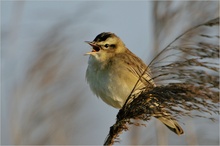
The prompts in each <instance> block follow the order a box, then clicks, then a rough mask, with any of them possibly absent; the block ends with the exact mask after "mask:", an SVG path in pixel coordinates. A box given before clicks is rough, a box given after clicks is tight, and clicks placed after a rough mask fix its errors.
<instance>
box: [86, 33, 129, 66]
mask: <svg viewBox="0 0 220 146" xmlns="http://www.w3.org/2000/svg"><path fill="white" fill-rule="evenodd" d="M86 43H88V44H89V45H90V46H92V51H91V52H88V53H86V55H90V56H92V57H93V58H95V59H96V60H97V61H100V62H102V61H106V60H108V59H109V58H111V57H113V56H114V55H115V54H117V53H123V52H125V50H126V47H125V45H124V43H123V42H122V40H121V39H120V38H119V37H118V36H116V35H115V34H114V33H111V32H103V33H101V34H99V35H98V36H96V38H95V39H94V40H93V41H91V42H90V41H86Z"/></svg>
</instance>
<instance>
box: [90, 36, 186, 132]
mask: <svg viewBox="0 0 220 146" xmlns="http://www.w3.org/2000/svg"><path fill="white" fill-rule="evenodd" d="M86 43H88V44H89V45H90V46H92V51H91V52H88V53H86V55H90V56H89V60H88V68H87V70H86V79H87V82H88V83H89V86H90V88H91V90H92V91H93V93H94V94H96V95H97V96H98V97H100V98H101V99H102V100H103V101H104V102H105V103H107V104H108V105H110V106H113V107H115V108H118V109H120V108H122V107H123V105H124V103H125V101H126V100H127V98H128V97H129V96H132V97H137V96H138V95H139V94H140V93H141V92H142V91H146V90H147V89H148V88H149V87H156V84H155V83H154V81H153V79H152V78H151V72H150V69H149V68H148V69H147V70H146V71H145V69H146V68H147V66H146V65H145V63H144V62H143V61H142V60H141V59H140V58H138V57H137V56H136V55H135V54H133V53H132V52H131V51H130V50H129V49H128V48H126V46H125V44H124V43H123V41H122V40H121V39H120V38H119V37H118V36H116V35H115V34H114V33H111V32H103V33H101V34H99V35H98V36H96V38H95V39H94V40H93V41H91V42H89V41H86ZM144 71H145V73H144V74H143V72H144ZM142 74H143V76H142ZM140 77H141V78H140ZM131 93H132V94H131ZM130 94H131V95H130ZM164 115H166V113H165V114H164ZM154 117H156V118H157V119H159V120H160V121H161V122H162V123H163V124H165V125H166V126H167V127H168V128H169V129H170V130H172V131H173V132H175V133H176V134H177V135H181V134H183V130H182V128H181V127H180V126H179V124H178V123H177V122H176V121H175V120H173V119H172V118H171V117H168V116H166V117H164V116H162V115H154Z"/></svg>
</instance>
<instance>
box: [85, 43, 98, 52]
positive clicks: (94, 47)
mask: <svg viewBox="0 0 220 146" xmlns="http://www.w3.org/2000/svg"><path fill="white" fill-rule="evenodd" d="M85 42H86V43H87V44H89V45H90V46H92V51H91V52H88V53H85V55H91V54H94V53H97V52H98V51H99V50H100V47H99V46H98V45H97V44H95V42H90V41H85Z"/></svg>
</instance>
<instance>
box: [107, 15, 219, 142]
mask: <svg viewBox="0 0 220 146" xmlns="http://www.w3.org/2000/svg"><path fill="white" fill-rule="evenodd" d="M210 29H211V30H210ZM212 29H217V30H218V29H219V18H216V19H213V20H210V21H208V22H206V23H203V24H200V25H198V26H195V27H193V28H191V29H189V30H188V31H186V32H185V33H183V34H182V35H180V36H179V37H177V38H176V39H175V40H174V41H173V42H171V43H170V44H169V45H168V46H167V47H166V48H165V49H164V50H163V51H162V52H161V53H159V54H158V55H157V56H156V58H155V59H154V60H153V61H152V62H151V64H150V65H149V68H150V69H151V70H152V74H153V79H154V81H155V82H156V83H157V85H158V86H157V87H152V88H151V89H149V87H148V90H147V91H145V92H142V93H141V94H140V95H139V96H138V97H137V98H135V99H133V101H132V102H131V103H127V102H126V103H125V105H124V106H123V108H122V109H121V110H120V111H119V113H118V115H117V120H116V123H115V124H114V125H113V126H112V127H111V128H110V132H109V134H108V136H107V139H106V141H105V143H104V145H113V144H114V142H115V139H117V138H118V137H119V134H120V133H121V132H122V131H126V130H128V126H127V124H133V123H132V121H131V120H132V119H139V120H143V121H148V120H150V118H151V117H152V115H154V114H155V113H157V114H158V113H159V114H161V115H162V116H167V115H164V114H163V113H164V112H163V111H166V112H167V113H169V114H171V115H172V117H175V118H176V119H178V118H180V117H182V116H190V117H203V118H208V117H205V116H204V115H203V114H202V113H209V114H212V113H214V114H219V34H216V32H219V31H216V30H215V31H212ZM213 32H214V33H213ZM189 35H190V37H189V38H190V40H187V38H188V36H189ZM192 35H193V37H192ZM194 38H195V39H194ZM179 42H181V43H179ZM180 44H181V45H180ZM146 70H147V69H146ZM130 98H132V97H130ZM130 98H129V99H130ZM129 99H128V100H129ZM155 103H157V105H156V106H155ZM192 111H197V113H201V114H193V112H192ZM210 119H211V120H213V118H210Z"/></svg>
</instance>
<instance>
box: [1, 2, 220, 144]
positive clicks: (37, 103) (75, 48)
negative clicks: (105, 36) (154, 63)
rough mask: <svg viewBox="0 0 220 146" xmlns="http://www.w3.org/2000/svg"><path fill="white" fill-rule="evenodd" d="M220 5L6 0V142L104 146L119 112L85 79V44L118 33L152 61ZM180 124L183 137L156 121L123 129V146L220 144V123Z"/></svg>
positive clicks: (3, 5)
mask: <svg viewBox="0 0 220 146" xmlns="http://www.w3.org/2000/svg"><path fill="white" fill-rule="evenodd" d="M218 9H219V2H218V1H211V2H208V1H207V2H205V1H203V2H190V1H187V2H172V1H167V2H157V1H156V2H153V1H107V2H104V1H103V2H102V1H82V2H81V1H1V61H2V68H1V69H2V72H1V75H2V76H1V77H2V81H1V83H2V84H1V86H2V93H1V97H2V98H1V144H3V145H6V144H13V145H14V144H22V145H24V144H26V145H33V144H38V145H43V144H52V145H59V144H61V145H64V144H69V145H78V144H80V145H86V144H93V145H97V144H103V142H104V139H105V137H106V136H107V133H108V131H109V127H110V126H111V125H112V124H113V123H114V122H115V118H116V114H117V112H118V110H116V109H113V108H112V107H110V106H108V105H106V104H105V103H103V102H102V101H101V100H100V99H97V98H96V97H95V96H94V95H93V94H92V92H91V91H90V89H89V87H88V85H87V83H86V81H85V77H84V76H85V71H86V67H87V60H88V56H84V55H83V54H84V53H86V52H88V51H90V47H89V46H88V45H87V44H85V43H84V41H89V40H93V39H94V37H95V36H96V35H97V34H99V33H101V32H103V31H111V32H114V33H116V34H117V35H118V36H119V37H121V39H122V40H123V41H124V42H125V44H126V45H127V47H128V48H129V49H130V50H131V51H132V52H134V53H135V54H136V55H137V56H139V57H140V58H141V59H143V60H144V61H145V62H146V63H149V62H150V61H151V60H152V59H153V57H154V56H155V54H156V53H158V52H159V51H160V50H161V49H162V48H164V47H165V46H166V45H167V44H168V43H169V42H170V41H172V40H173V39H174V38H175V37H177V36H178V35H179V34H181V33H182V32H183V31H184V30H186V29H187V28H190V27H192V26H194V25H197V24H200V23H202V22H205V21H207V20H211V19H213V18H215V17H217V16H218ZM213 117H216V118H218V115H213ZM181 121H182V122H180V123H181V125H182V127H183V128H184V130H185V135H183V136H177V135H175V134H174V133H172V132H170V131H169V130H168V129H167V128H166V127H165V126H164V125H162V124H160V123H159V122H157V121H156V120H155V119H152V120H151V121H149V122H147V123H146V124H147V126H146V127H131V129H130V130H129V131H127V132H124V133H123V134H122V135H121V137H120V138H121V142H120V144H145V145H150V144H151V145H156V144H158V145H160V144H162V145H166V144H169V145H203V144H204V145H218V144H219V121H217V122H215V123H213V122H212V121H210V120H207V119H197V118H195V119H193V118H188V117H185V118H183V119H182V120H181Z"/></svg>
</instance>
